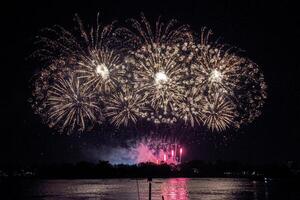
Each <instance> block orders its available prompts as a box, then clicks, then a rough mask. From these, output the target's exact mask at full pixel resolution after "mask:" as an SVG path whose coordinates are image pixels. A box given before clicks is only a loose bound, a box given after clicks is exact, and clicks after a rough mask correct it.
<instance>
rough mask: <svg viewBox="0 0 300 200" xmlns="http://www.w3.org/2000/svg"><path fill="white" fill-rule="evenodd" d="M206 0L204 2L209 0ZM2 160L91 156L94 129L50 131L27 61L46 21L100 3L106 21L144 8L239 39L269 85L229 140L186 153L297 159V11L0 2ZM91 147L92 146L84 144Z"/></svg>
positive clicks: (244, 5) (191, 4) (90, 12)
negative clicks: (256, 113)
mask: <svg viewBox="0 0 300 200" xmlns="http://www.w3.org/2000/svg"><path fill="white" fill-rule="evenodd" d="M208 2H209V3H208ZM1 10H2V11H1V45H0V48H1V58H2V59H1V60H2V61H1V62H0V66H1V71H0V73H1V77H0V79H1V99H0V102H1V122H0V123H1V127H0V132H1V134H0V156H1V157H0V164H1V163H4V164H6V163H21V164H28V163H34V162H62V161H77V160H80V159H89V155H85V153H84V152H85V150H88V149H89V148H91V146H93V147H94V146H95V144H97V141H100V140H101V139H102V136H101V135H99V134H94V135H84V136H81V137H78V136H59V135H52V134H51V131H49V130H48V129H47V128H46V127H45V126H43V125H42V124H41V123H40V121H39V119H38V117H36V116H34V115H33V113H32V111H31V109H30V105H29V103H28V102H27V100H28V98H29V97H30V89H29V80H30V77H31V76H32V75H33V74H34V72H35V70H36V69H37V66H34V65H32V62H30V61H27V60H26V57H28V56H29V55H30V53H31V52H32V50H33V48H34V45H33V41H34V37H35V36H36V35H37V34H38V31H39V30H40V29H42V28H45V27H51V26H52V25H55V24H60V25H62V26H64V27H66V28H71V27H72V25H73V20H72V19H73V16H74V14H75V13H78V14H79V15H80V16H81V18H82V19H83V20H84V21H85V22H86V23H88V24H92V23H94V22H95V19H96V13H97V12H98V11H100V13H101V17H102V19H103V22H104V23H109V22H110V21H112V20H118V21H121V22H123V21H124V20H126V19H128V18H132V17H135V18H136V17H139V14H140V12H144V13H145V15H146V17H148V18H149V20H150V21H151V22H153V21H154V20H155V19H156V18H157V17H158V16H160V15H161V16H162V17H163V19H165V20H168V19H172V18H176V19H178V20H179V21H180V22H182V23H187V24H190V25H191V27H192V28H193V29H194V30H195V31H200V30H201V27H203V26H206V27H208V28H211V29H212V30H213V31H214V33H215V35H216V36H220V37H221V38H222V41H224V42H226V43H229V44H232V45H235V46H238V47H240V48H241V49H243V50H245V51H246V53H245V54H246V55H247V56H248V57H249V58H250V59H252V60H253V61H255V62H256V63H257V64H258V65H259V66H260V67H261V69H262V71H263V73H264V75H265V80H266V82H267V85H268V99H267V101H266V104H265V107H264V110H263V114H262V116H261V117H259V119H257V120H256V121H255V122H254V123H253V124H251V125H250V126H248V127H246V128H244V129H242V130H241V131H240V132H242V133H241V135H240V136H239V137H237V138H236V139H235V140H234V141H232V142H231V143H229V145H228V146H226V147H224V146H222V147H217V148H215V147H214V144H212V143H210V142H206V143H202V144H199V145H193V146H191V147H190V158H191V159H193V158H199V159H220V158H222V159H229V160H231V159H234V160H242V161H250V162H272V161H287V160H300V156H299V155H298V153H299V152H300V136H299V135H300V130H299V123H300V122H299V113H300V106H299V103H300V87H299V85H300V78H299V72H300V70H299V55H298V54H299V37H300V35H299V24H300V23H299V16H298V13H297V12H295V10H296V9H293V6H292V5H289V2H285V3H284V4H283V3H275V2H273V1H270V2H265V1H228V0H227V1H216V2H212V1H207V2H204V1H199V0H194V1H147V2H146V1H145V2H144V1H137V2H133V1H130V2H128V1H100V0H98V1H81V2H80V1H78V2H76V3H75V1H72V3H66V2H62V1H51V3H50V2H45V1H38V2H29V1H24V2H22V3H21V2H18V3H17V2H11V3H10V4H9V5H5V6H1ZM86 152H90V151H86Z"/></svg>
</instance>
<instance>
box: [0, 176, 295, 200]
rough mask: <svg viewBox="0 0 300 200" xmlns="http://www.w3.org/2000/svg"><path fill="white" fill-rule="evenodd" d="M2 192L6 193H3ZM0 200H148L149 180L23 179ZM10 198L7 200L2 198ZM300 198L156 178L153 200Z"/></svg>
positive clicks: (268, 189) (288, 189)
mask: <svg viewBox="0 0 300 200" xmlns="http://www.w3.org/2000/svg"><path fill="white" fill-rule="evenodd" d="M1 189H2V190H3V191H1ZM0 195H1V196H0V199H22V200H70V199H74V200H130V199H134V200H138V199H140V200H146V199H148V182H147V180H145V179H143V180H133V179H101V180H22V181H11V182H10V183H8V184H7V183H3V182H2V183H1V180H0ZM5 195H8V198H1V197H3V196H5ZM162 199H164V200H190V199H191V200H200V199H201V200H273V199H280V200H285V199H290V200H296V199H300V192H299V190H298V189H295V185H294V184H290V183H286V182H280V181H278V182H274V183H268V184H266V183H264V182H261V181H251V180H247V179H229V178H228V179H221V178H199V179H196V178H193V179H189V178H169V179H153V181H152V200H162Z"/></svg>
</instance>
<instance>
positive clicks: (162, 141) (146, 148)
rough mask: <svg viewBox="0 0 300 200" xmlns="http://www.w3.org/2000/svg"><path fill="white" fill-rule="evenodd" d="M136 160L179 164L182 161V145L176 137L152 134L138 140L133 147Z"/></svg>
mask: <svg viewBox="0 0 300 200" xmlns="http://www.w3.org/2000/svg"><path fill="white" fill-rule="evenodd" d="M132 151H133V154H134V155H136V156H135V162H136V163H141V162H153V163H156V164H161V163H167V164H179V163H181V161H182V151H183V149H182V146H181V144H180V143H179V142H178V141H177V140H176V139H174V138H173V139H171V138H168V137H157V136H156V135H152V136H151V135H150V136H148V137H144V138H142V139H141V140H138V141H137V142H136V144H135V145H134V147H133V148H132Z"/></svg>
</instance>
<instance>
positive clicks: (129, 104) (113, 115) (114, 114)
mask: <svg viewBox="0 0 300 200" xmlns="http://www.w3.org/2000/svg"><path fill="white" fill-rule="evenodd" d="M146 110H147V108H145V107H144V99H143V97H142V96H140V95H139V94H136V93H134V92H133V91H130V90H129V88H128V87H124V89H122V90H121V91H118V92H116V93H114V94H112V95H110V96H109V97H108V98H107V99H106V102H105V115H106V116H107V117H108V118H109V119H110V121H111V123H113V124H114V125H116V126H117V127H119V126H121V125H124V126H127V125H128V124H129V123H130V122H131V123H137V121H138V119H139V118H140V117H143V116H145V115H146Z"/></svg>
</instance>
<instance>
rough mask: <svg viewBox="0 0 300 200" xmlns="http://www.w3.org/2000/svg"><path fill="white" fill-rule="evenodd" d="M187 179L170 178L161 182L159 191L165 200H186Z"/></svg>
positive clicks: (187, 196) (187, 197)
mask: <svg viewBox="0 0 300 200" xmlns="http://www.w3.org/2000/svg"><path fill="white" fill-rule="evenodd" d="M187 183H188V179H186V178H172V179H167V180H166V181H165V182H163V183H162V184H161V193H162V196H163V197H164V199H165V200H187V199H189V194H188V189H187Z"/></svg>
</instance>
